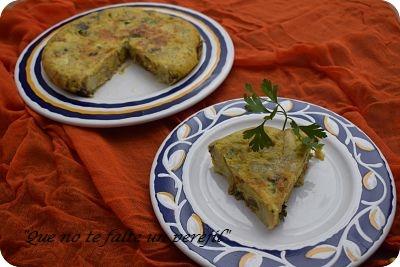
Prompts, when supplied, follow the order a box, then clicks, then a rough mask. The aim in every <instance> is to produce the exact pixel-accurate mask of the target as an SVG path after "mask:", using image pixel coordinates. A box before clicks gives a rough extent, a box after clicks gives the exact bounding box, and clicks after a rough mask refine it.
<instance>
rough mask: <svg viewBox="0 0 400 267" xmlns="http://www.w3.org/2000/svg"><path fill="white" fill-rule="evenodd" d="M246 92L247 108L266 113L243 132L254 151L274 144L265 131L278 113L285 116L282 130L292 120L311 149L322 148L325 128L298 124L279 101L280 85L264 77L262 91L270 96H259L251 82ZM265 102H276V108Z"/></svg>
mask: <svg viewBox="0 0 400 267" xmlns="http://www.w3.org/2000/svg"><path fill="white" fill-rule="evenodd" d="M245 89H246V94H245V95H244V101H245V102H246V106H245V108H246V110H247V111H249V112H254V113H266V114H267V115H266V116H265V117H264V120H263V122H262V123H261V124H260V125H259V126H257V127H255V128H252V129H249V130H246V131H244V133H243V138H245V139H251V140H250V144H249V146H250V147H251V149H252V150H253V151H259V150H260V149H263V148H264V147H270V146H273V145H274V143H273V141H272V139H271V138H270V137H269V136H268V134H267V133H266V132H265V129H264V125H265V124H266V123H267V121H269V120H272V119H274V117H275V115H276V114H278V113H279V114H282V115H283V116H284V117H285V121H284V123H283V127H282V131H283V130H285V128H286V125H287V123H288V121H289V120H290V126H291V127H292V131H293V133H294V134H295V135H296V137H297V138H298V139H299V140H300V141H301V142H302V143H303V144H304V145H305V146H306V147H307V148H309V149H312V150H314V151H316V150H320V149H321V148H322V146H323V144H321V143H319V139H322V138H325V137H327V135H326V132H325V131H324V129H323V128H322V127H321V126H320V125H318V124H316V123H312V124H310V125H306V126H302V125H298V124H297V123H296V122H295V121H294V119H293V118H291V117H289V115H288V114H287V112H286V110H285V109H284V108H283V107H282V105H281V104H280V103H279V101H278V85H276V84H273V83H272V82H271V81H270V80H266V79H264V80H263V81H262V83H261V90H262V92H263V93H264V94H265V95H266V96H267V97H268V98H267V99H265V98H261V97H260V96H258V95H257V94H256V93H255V92H254V90H253V87H252V85H251V84H249V83H246V84H245ZM264 102H270V103H274V104H275V107H274V109H272V110H270V109H268V108H266V107H265V106H264V104H263V103H264Z"/></svg>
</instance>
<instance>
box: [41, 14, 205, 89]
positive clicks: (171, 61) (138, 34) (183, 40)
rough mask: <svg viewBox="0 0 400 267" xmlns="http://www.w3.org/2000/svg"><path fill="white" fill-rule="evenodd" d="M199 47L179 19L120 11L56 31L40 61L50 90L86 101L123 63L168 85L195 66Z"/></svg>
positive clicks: (86, 18)
mask: <svg viewBox="0 0 400 267" xmlns="http://www.w3.org/2000/svg"><path fill="white" fill-rule="evenodd" d="M200 46H201V38H200V35H199V33H198V31H197V29H196V28H195V27H194V26H193V25H192V24H190V23H189V22H187V21H185V20H183V19H180V18H177V17H174V16H171V15H167V14H163V13H159V12H153V11H147V10H144V9H141V8H134V7H121V8H113V9H108V10H104V11H99V12H96V13H92V14H90V15H87V16H84V17H82V18H80V19H78V20H76V21H73V22H71V23H69V24H67V25H65V26H64V27H62V28H61V29H59V30H58V32H57V33H56V34H55V35H54V36H53V37H52V38H51V39H50V40H49V42H48V43H47V45H46V47H45V49H44V52H43V56H42V60H43V68H44V70H45V72H46V74H47V75H48V77H49V78H50V80H51V81H52V82H53V83H54V84H55V85H57V86H58V87H61V88H63V89H65V90H68V91H70V92H72V93H75V94H80V95H83V96H90V95H92V94H93V92H94V91H95V90H96V89H97V88H98V87H99V86H100V85H102V84H104V83H105V82H106V81H107V80H108V79H110V78H111V77H112V76H113V74H114V73H115V72H116V71H117V70H118V68H119V67H120V66H121V65H122V63H123V62H124V61H125V60H126V59H127V58H128V57H132V58H133V59H134V60H135V61H136V62H138V63H139V64H141V65H142V66H143V67H144V68H146V69H147V70H149V71H151V72H152V73H154V74H155V75H156V76H157V78H158V79H159V80H160V81H162V82H164V83H167V84H173V83H175V82H177V81H179V80H180V79H182V78H183V77H185V76H186V75H187V74H188V73H189V72H190V71H191V70H192V69H193V68H194V67H195V66H196V65H197V64H198V61H199V58H200V55H199V51H200V50H199V47H200Z"/></svg>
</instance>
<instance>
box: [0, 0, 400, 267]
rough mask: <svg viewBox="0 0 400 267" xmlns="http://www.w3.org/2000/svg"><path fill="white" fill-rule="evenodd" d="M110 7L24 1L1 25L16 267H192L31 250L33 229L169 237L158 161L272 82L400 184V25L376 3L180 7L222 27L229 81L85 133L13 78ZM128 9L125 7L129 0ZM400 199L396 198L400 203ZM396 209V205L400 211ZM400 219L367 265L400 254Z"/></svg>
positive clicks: (152, 254)
mask: <svg viewBox="0 0 400 267" xmlns="http://www.w3.org/2000/svg"><path fill="white" fill-rule="evenodd" d="M120 2H124V1H116V0H115V1H114V0H97V1H95V0H73V1H68V0H53V1H45V0H20V1H18V2H17V3H16V4H14V5H13V6H12V7H10V8H8V9H7V10H5V11H4V13H3V15H2V16H1V18H0V51H1V53H0V138H1V139H0V140H1V143H0V158H1V162H0V164H1V165H0V248H1V251H2V253H3V255H4V257H5V258H6V259H7V260H8V261H9V262H11V263H13V264H14V265H18V266H91V265H95V266H192V265H195V264H194V263H193V262H192V261H191V260H190V259H189V258H187V257H186V256H185V255H184V254H183V253H181V252H180V251H179V250H178V249H177V248H176V247H175V246H174V245H173V244H172V243H171V242H170V241H168V240H164V241H162V242H155V243H148V242H146V240H141V241H140V242H138V243H113V244H107V245H105V246H104V247H99V245H98V244H90V243H85V242H77V243H74V244H64V243H60V242H54V243H51V244H41V245H36V246H34V245H29V244H27V243H26V242H25V240H26V233H25V231H26V230H38V231H40V232H41V233H48V234H50V233H82V235H83V234H84V233H88V232H89V231H90V230H91V231H93V232H97V233H107V232H109V231H110V230H112V229H120V230H121V231H123V230H126V229H131V230H132V231H134V232H135V233H142V234H143V235H147V234H149V233H162V230H161V228H160V226H159V223H158V221H157V219H156V217H155V215H154V213H153V209H152V206H151V203H150V198H149V173H150V167H151V164H152V161H153V158H154V156H155V153H156V151H157V149H158V147H159V145H160V144H161V142H162V141H163V140H164V138H165V137H166V136H167V134H168V133H169V132H170V131H171V130H172V129H173V128H174V127H175V126H176V125H177V124H178V123H179V122H180V121H182V120H183V119H185V118H186V117H187V116H189V115H191V114H192V113H194V112H196V111H198V110H199V109H201V108H203V107H206V106H208V105H211V104H214V103H217V102H220V101H223V100H227V99H232V98H237V97H241V96H242V94H243V84H244V83H245V82H252V83H254V84H258V83H259V82H260V80H261V79H262V78H264V77H267V78H269V79H272V80H273V81H274V82H275V83H278V84H280V85H281V92H280V95H281V96H285V97H291V98H296V99H301V100H305V101H309V102H312V103H315V104H318V105H321V106H324V107H327V108H329V109H331V110H333V111H335V112H337V113H339V114H341V115H343V116H344V117H346V118H348V119H349V120H351V121H352V122H354V123H355V124H357V125H358V126H359V127H360V128H361V129H363V130H364V131H365V132H366V133H367V134H368V135H369V136H370V137H371V138H372V139H373V140H374V142H375V143H376V144H377V145H378V146H379V147H380V148H381V150H382V151H383V153H384V155H385V156H386V158H387V159H388V161H389V163H390V166H391V169H392V171H393V174H394V177H395V179H396V182H397V185H398V186H400V180H399V178H400V177H399V176H400V111H399V107H400V25H399V19H398V17H397V15H396V13H395V11H394V10H393V9H392V8H391V7H390V6H389V4H387V3H384V2H383V1H378V0H365V1H356V0H343V1H339V0H325V1H313V0H302V1H300V0H299V1H284V0H274V1H272V0H271V1H247V0H224V1H211V0H202V1H191V2H189V1H183V0H179V1H173V3H174V4H179V5H182V6H187V7H191V8H194V9H196V10H198V11H200V12H203V13H205V14H207V15H208V16H210V17H212V18H214V19H216V20H217V21H219V22H220V23H221V24H222V25H223V26H224V27H225V28H226V29H227V31H228V32H229V33H230V35H231V37H232V39H233V41H234V44H235V48H236V56H235V63H234V67H233V69H232V72H231V73H230V75H229V76H228V78H227V79H226V81H225V82H224V83H223V84H222V85H221V86H220V87H219V88H218V90H216V91H215V92H214V93H213V94H212V95H211V96H209V97H208V98H206V99H205V100H203V101H201V102H200V103H199V104H197V105H195V106H194V107H191V108H189V109H187V110H185V111H183V112H180V113H179V114H176V115H174V116H171V117H168V118H166V119H163V120H160V121H157V122H152V123H148V124H145V125H139V126H132V127H125V128H117V129H85V128H78V127H72V126H68V125H62V124H59V123H57V122H54V121H51V120H48V119H45V118H43V117H41V116H39V115H37V114H36V113H34V112H33V111H31V110H30V109H29V108H27V107H26V105H24V103H23V101H22V100H21V98H20V97H19V95H18V93H17V90H16V86H15V83H14V77H13V71H14V66H15V63H16V60H17V57H18V55H19V54H20V52H21V51H22V49H23V48H24V47H25V46H26V45H27V44H28V43H29V42H30V41H31V40H32V39H33V38H34V37H35V36H37V35H38V34H40V33H41V32H42V31H43V30H45V29H46V28H48V27H49V26H51V25H53V24H55V23H57V22H59V21H60V20H63V19H65V18H67V17H70V16H72V15H74V14H76V13H78V12H81V11H84V10H88V9H92V8H95V7H98V6H103V5H107V4H112V3H120ZM125 2H128V1H125ZM398 195H400V194H398ZM397 206H400V205H399V204H398V205H397ZM399 216H400V213H399V212H397V215H396V219H395V222H394V225H393V227H392V229H391V231H390V234H389V236H388V237H387V238H386V240H385V242H384V245H383V246H382V247H381V248H380V249H379V251H378V252H377V253H376V254H375V255H374V256H373V257H372V258H371V259H370V260H369V261H368V263H367V264H366V266H379V265H382V264H385V263H387V262H388V261H387V259H389V258H390V257H394V256H396V255H397V251H398V250H399V248H400V221H399Z"/></svg>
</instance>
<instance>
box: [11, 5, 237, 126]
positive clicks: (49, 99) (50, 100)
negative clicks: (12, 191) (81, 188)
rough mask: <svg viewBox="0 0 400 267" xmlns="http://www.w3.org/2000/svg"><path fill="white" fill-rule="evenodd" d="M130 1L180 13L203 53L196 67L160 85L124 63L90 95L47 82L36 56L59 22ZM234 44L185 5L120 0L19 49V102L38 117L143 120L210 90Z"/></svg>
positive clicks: (103, 122)
mask: <svg viewBox="0 0 400 267" xmlns="http://www.w3.org/2000/svg"><path fill="white" fill-rule="evenodd" d="M121 6H132V7H138V8H145V9H148V10H154V11H158V12H164V13H167V14H170V15H173V16H178V17H181V18H183V19H185V20H187V21H189V22H191V23H192V24H193V25H195V26H196V28H197V29H198V30H199V32H200V34H201V38H202V40H203V52H202V57H201V59H200V62H199V64H198V66H197V67H196V68H195V69H194V70H193V71H192V72H191V73H190V74H189V75H188V76H187V77H185V78H184V79H183V80H182V81H180V82H178V83H177V84H175V85H173V86H170V87H166V85H164V84H161V83H159V82H157V80H156V79H155V78H154V76H153V75H152V74H150V73H149V72H147V71H145V70H144V69H143V68H141V67H139V66H137V65H135V64H128V63H127V64H126V67H125V69H124V71H123V72H120V73H118V74H116V75H114V77H113V78H112V79H111V80H110V81H108V82H107V83H106V84H105V85H103V86H102V87H100V88H99V89H98V91H97V92H96V93H95V95H94V97H93V98H84V97H79V96H76V95H73V94H70V93H68V92H65V91H64V90H61V89H60V88H57V86H55V85H54V84H52V83H51V82H50V81H49V79H48V77H47V76H46V73H45V72H44V70H43V68H42V61H41V55H42V52H43V48H44V46H45V45H46V43H47V41H48V40H49V39H50V38H51V36H52V35H53V34H54V33H55V32H56V31H57V30H58V29H59V28H60V27H62V26H63V25H65V24H67V23H68V22H71V21H73V20H75V19H78V18H80V17H82V16H84V15H87V14H90V13H93V12H97V11H99V10H104V9H109V8H115V7H121ZM233 58H234V48H233V44H232V41H231V39H230V37H229V35H228V33H227V32H226V31H225V30H224V29H223V28H222V26H221V25H219V24H218V23H217V22H216V21H214V20H213V19H211V18H209V17H207V16H205V15H203V14H201V13H199V12H196V11H194V10H191V9H187V8H183V7H179V6H174V5H167V4H159V3H125V4H119V5H113V6H107V7H102V8H98V9H94V10H90V11H88V12H85V13H82V14H79V15H76V16H74V17H72V18H69V19H67V20H65V21H62V22H60V23H58V24H57V25H55V26H53V27H52V28H50V29H48V30H47V31H45V32H44V33H43V34H41V35H40V36H39V37H38V38H36V39H35V40H34V41H33V42H32V43H31V44H29V45H28V46H27V47H26V48H25V50H24V51H23V52H22V54H21V56H20V58H19V60H18V62H17V65H16V68H15V81H16V84H17V87H18V90H19V93H20V95H21V96H22V98H23V99H24V101H25V102H26V103H27V104H28V105H29V107H31V108H32V109H33V110H35V111H36V112H38V113H40V114H41V115H43V116H46V117H48V118H51V119H53V120H57V121H60V122H63V123H68V124H73V125H79V126H86V127H116V126H125V125H131V124H138V123H144V122H148V121H152V120H156V119H160V118H163V117H166V116H169V115H172V114H174V113H177V112H179V111H181V110H183V109H185V108H187V107H189V106H192V105H194V104H196V103H197V102H198V101H200V100H202V99H203V98H205V97H206V96H207V95H209V94H210V93H211V92H213V91H214V90H215V89H216V88H217V87H218V86H219V85H220V84H221V83H222V82H223V80H224V79H225V78H226V76H227V75H228V73H229V71H230V69H231V67H232V64H233Z"/></svg>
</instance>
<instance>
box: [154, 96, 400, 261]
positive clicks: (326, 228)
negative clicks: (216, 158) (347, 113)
mask: <svg viewBox="0 0 400 267" xmlns="http://www.w3.org/2000/svg"><path fill="white" fill-rule="evenodd" d="M279 101H280V103H281V104H282V106H284V108H285V110H286V111H287V112H288V114H289V115H290V116H291V117H294V118H295V119H296V121H297V122H298V124H309V123H310V122H316V123H318V124H320V125H321V126H323V127H324V128H325V129H326V130H327V132H328V137H327V138H326V139H324V140H323V141H322V142H323V143H324V145H325V146H324V151H325V160H323V161H320V160H316V159H311V161H310V164H309V167H308V169H307V172H306V175H305V183H304V185H303V186H302V187H299V188H295V189H294V191H293V194H292V196H291V197H290V199H289V202H288V208H287V216H286V218H285V220H284V221H283V222H282V223H281V224H280V225H279V226H278V227H276V228H275V229H273V230H268V229H267V228H266V227H265V226H264V225H263V224H262V223H261V222H260V220H259V219H258V218H257V217H256V215H255V214H253V213H252V212H251V211H250V210H249V209H248V208H247V207H246V205H245V204H244V202H243V201H237V200H236V199H235V198H234V197H233V196H230V195H228V193H227V192H228V183H227V181H226V180H225V178H224V177H222V176H221V175H219V174H216V173H215V172H214V171H213V169H212V163H211V156H210V154H209V152H208V145H209V144H210V143H211V142H212V141H214V140H216V139H218V138H221V137H223V136H226V135H228V134H230V133H232V132H235V131H238V130H241V129H245V128H248V127H252V126H253V127H254V126H257V125H258V124H259V123H260V122H261V120H262V117H263V116H264V115H262V114H249V113H248V112H246V110H245V109H244V105H245V103H244V101H243V100H231V101H227V102H223V103H219V104H216V105H214V106H211V107H208V108H206V109H204V110H202V111H199V112H198V113H196V114H194V115H193V116H191V117H189V118H188V119H186V120H185V121H184V122H182V123H181V124H180V125H179V126H178V127H177V128H175V129H174V130H173V131H172V132H171V134H170V135H169V136H168V137H167V138H166V139H165V141H164V142H163V144H162V145H161V147H160V149H159V150H158V153H157V155H156V157H155V160H154V163H153V167H152V171H151V178H150V194H151V200H152V204H153V208H154V211H155V214H156V215H157V218H158V220H159V222H160V224H161V226H162V227H163V229H164V231H165V232H166V233H167V234H168V236H169V237H170V238H171V240H173V241H174V243H175V244H176V245H177V246H178V247H179V248H180V249H181V250H182V251H183V252H184V253H186V254H187V255H188V256H190V257H191V258H192V259H193V260H195V261H196V262H198V263H200V264H202V265H215V266H252V267H256V266H356V265H358V264H360V263H361V262H363V261H365V260H366V259H367V258H368V257H369V256H370V255H371V254H372V253H373V252H374V251H375V250H376V249H377V248H378V247H379V245H380V244H381V243H382V242H383V240H384V238H385V237H386V235H387V233H388V231H389V229H390V226H391V224H392V222H393V218H394V212H395V205H396V196H395V186H394V181H393V176H392V174H391V171H390V168H389V166H388V164H387V162H386V160H385V158H384V157H383V155H382V153H381V152H380V151H379V149H378V147H377V146H376V145H375V144H374V143H373V142H372V141H371V139H370V138H369V137H368V136H367V135H366V134H365V133H363V132H362V131H361V130H360V129H359V128H358V127H357V126H355V125H354V124H352V123H351V122H349V121H348V120H347V119H345V118H343V117H341V116H339V115H337V114H335V113H333V112H331V111H329V110H327V109H324V108H322V107H319V106H316V105H313V104H310V103H305V102H302V101H298V100H291V99H283V98H281V99H280V100H279ZM270 107H271V106H270ZM282 124H283V118H282V117H279V116H277V117H275V119H274V120H273V121H271V122H268V125H270V126H275V127H281V126H282ZM226 229H229V231H228V230H226ZM224 230H225V232H223V231H224ZM222 232H223V235H222V236H221V237H220V238H219V237H218V235H217V237H218V238H215V239H214V241H219V242H211V241H210V240H208V241H206V240H205V238H206V237H208V236H212V235H213V233H217V234H220V233H222ZM188 234H189V235H192V237H194V238H193V239H191V238H186V239H182V238H179V237H184V236H186V235H188ZM193 234H194V235H197V236H193ZM202 235H204V236H203V237H202ZM188 237H190V236H188ZM200 238H202V240H199V239H200Z"/></svg>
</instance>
